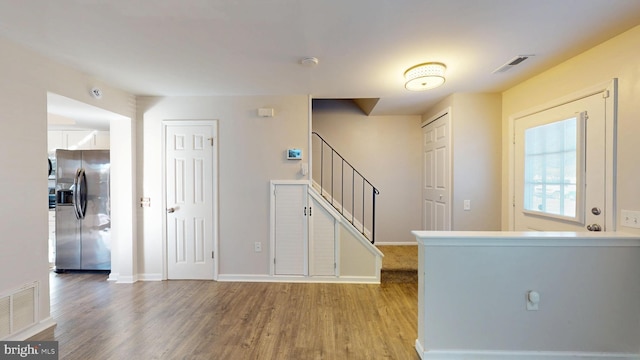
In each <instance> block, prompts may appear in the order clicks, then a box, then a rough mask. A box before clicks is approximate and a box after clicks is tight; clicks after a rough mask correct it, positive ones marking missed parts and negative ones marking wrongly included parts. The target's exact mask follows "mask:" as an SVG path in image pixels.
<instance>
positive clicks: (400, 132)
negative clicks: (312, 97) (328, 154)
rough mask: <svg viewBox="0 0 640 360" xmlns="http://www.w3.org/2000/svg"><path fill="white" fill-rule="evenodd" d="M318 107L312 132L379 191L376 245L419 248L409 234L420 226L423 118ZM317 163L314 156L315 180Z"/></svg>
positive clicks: (330, 104) (342, 105) (338, 105)
mask: <svg viewBox="0 0 640 360" xmlns="http://www.w3.org/2000/svg"><path fill="white" fill-rule="evenodd" d="M314 104H316V105H314V108H313V119H312V121H313V124H312V127H313V131H316V132H318V133H319V134H320V135H321V136H322V137H323V138H324V139H325V140H326V141H327V142H328V143H329V144H330V145H331V146H333V147H334V149H336V151H338V152H339V153H340V154H341V155H342V156H344V157H345V158H346V160H347V161H348V162H349V163H351V164H352V165H353V166H354V167H355V168H356V169H357V170H358V171H360V172H361V173H362V175H364V176H365V177H366V178H367V179H368V180H369V181H371V183H373V185H374V186H376V187H377V188H378V189H379V190H380V195H379V196H378V197H377V199H376V239H375V241H376V244H379V243H394V242H409V243H415V238H414V237H413V236H412V235H411V230H416V229H420V228H421V227H422V225H421V224H422V220H421V219H422V217H421V207H420V204H421V201H420V183H421V159H422V150H421V138H422V134H421V132H420V116H406V115H404V116H402V115H400V116H367V115H365V114H364V113H363V112H362V111H361V110H360V109H359V108H358V107H357V106H356V105H354V104H353V102H351V101H349V100H335V101H326V100H323V101H322V102H321V104H317V103H315V102H314ZM319 163H320V159H319V158H317V156H316V158H314V159H313V164H314V169H313V171H314V174H313V177H314V179H319V174H318V172H319V169H318V168H316V165H317V164H319ZM316 181H317V180H316ZM325 187H326V186H325Z"/></svg>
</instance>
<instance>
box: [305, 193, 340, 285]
mask: <svg viewBox="0 0 640 360" xmlns="http://www.w3.org/2000/svg"><path fill="white" fill-rule="evenodd" d="M309 205H310V206H309V227H310V231H309V232H310V234H311V237H310V242H311V246H310V247H311V251H310V256H309V258H310V259H309V268H310V269H309V274H310V275H311V276H335V274H336V260H335V251H336V219H335V218H334V217H333V216H331V214H330V213H329V212H327V210H325V209H324V208H323V207H322V206H321V205H320V204H319V203H318V202H317V201H316V200H315V199H314V198H312V197H311V196H309Z"/></svg>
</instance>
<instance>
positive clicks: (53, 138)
mask: <svg viewBox="0 0 640 360" xmlns="http://www.w3.org/2000/svg"><path fill="white" fill-rule="evenodd" d="M56 149H66V145H65V144H64V141H63V138H62V131H53V130H52V131H49V132H48V133H47V151H48V152H49V153H52V154H53V153H55V152H56Z"/></svg>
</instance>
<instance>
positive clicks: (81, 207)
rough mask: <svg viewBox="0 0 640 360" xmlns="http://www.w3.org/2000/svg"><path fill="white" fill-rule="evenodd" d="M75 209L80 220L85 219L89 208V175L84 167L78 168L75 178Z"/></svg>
mask: <svg viewBox="0 0 640 360" xmlns="http://www.w3.org/2000/svg"><path fill="white" fill-rule="evenodd" d="M73 185H74V192H73V210H74V211H75V213H76V218H77V219H78V220H81V219H84V216H85V213H86V210H87V175H86V174H85V172H84V169H83V168H79V169H78V170H76V177H75V179H73Z"/></svg>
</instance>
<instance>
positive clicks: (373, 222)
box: [371, 186, 379, 244]
mask: <svg viewBox="0 0 640 360" xmlns="http://www.w3.org/2000/svg"><path fill="white" fill-rule="evenodd" d="M372 188H373V191H371V194H372V201H371V202H372V206H373V210H372V211H371V243H372V244H375V242H376V195H378V194H379V192H378V189H376V188H375V187H373V186H372Z"/></svg>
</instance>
